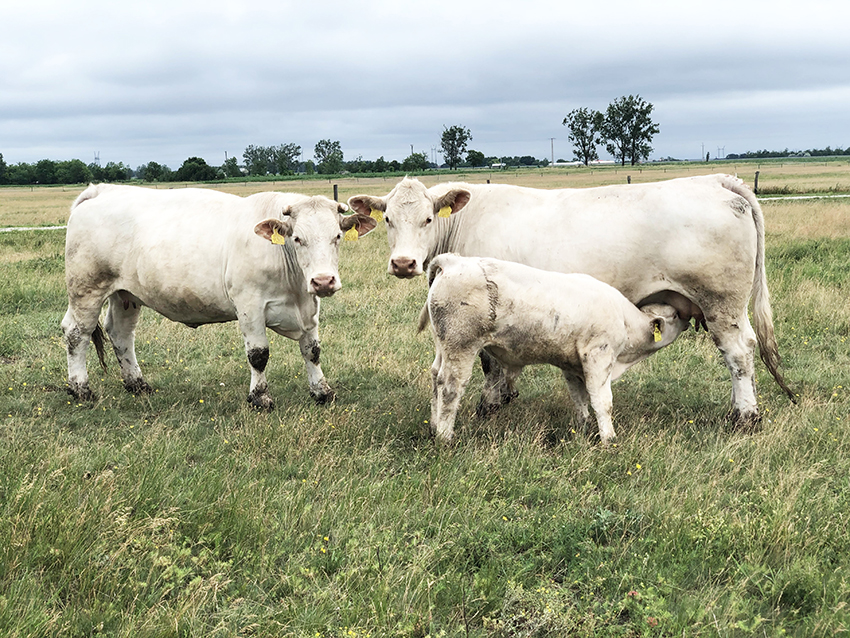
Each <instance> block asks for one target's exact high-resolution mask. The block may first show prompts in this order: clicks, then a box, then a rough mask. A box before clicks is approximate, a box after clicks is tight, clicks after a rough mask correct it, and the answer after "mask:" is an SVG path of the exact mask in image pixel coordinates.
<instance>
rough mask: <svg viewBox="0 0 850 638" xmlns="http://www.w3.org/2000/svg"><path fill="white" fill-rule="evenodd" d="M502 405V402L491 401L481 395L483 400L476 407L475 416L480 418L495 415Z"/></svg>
mask: <svg viewBox="0 0 850 638" xmlns="http://www.w3.org/2000/svg"><path fill="white" fill-rule="evenodd" d="M501 407H502V403H491V402H489V401H485V400H484V397H481V400H480V401H479V402H478V405H477V406H476V407H475V416H476V417H477V418H479V419H486V418H487V417H490V416H493V415H494V414H495V413H496V412H498V411H499V408H501Z"/></svg>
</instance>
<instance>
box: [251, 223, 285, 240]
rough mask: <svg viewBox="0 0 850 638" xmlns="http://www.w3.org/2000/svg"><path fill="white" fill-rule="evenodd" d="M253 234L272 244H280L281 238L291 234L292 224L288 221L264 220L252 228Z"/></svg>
mask: <svg viewBox="0 0 850 638" xmlns="http://www.w3.org/2000/svg"><path fill="white" fill-rule="evenodd" d="M254 232H255V233H257V234H258V235H259V236H260V237H262V238H263V239H267V240H269V241H270V242H271V243H273V244H282V243H283V238H285V237H289V236H290V235H291V234H292V223H291V222H290V221H289V220H288V219H287V220H280V219H265V220H263V221H261V222H260V223H259V224H257V225H256V226H254ZM278 237H279V238H280V239H277V238H278Z"/></svg>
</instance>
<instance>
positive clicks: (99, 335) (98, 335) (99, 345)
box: [91, 323, 106, 370]
mask: <svg viewBox="0 0 850 638" xmlns="http://www.w3.org/2000/svg"><path fill="white" fill-rule="evenodd" d="M105 337H106V335H105V334H104V332H103V328H101V327H100V323H98V324H97V327H96V328H95V329H94V332H92V333H91V340H92V343H94V349H95V350H97V358H98V359H100V366H101V367H102V368H103V369H104V370H106V352H105V350H104V348H103V342H104V340H105Z"/></svg>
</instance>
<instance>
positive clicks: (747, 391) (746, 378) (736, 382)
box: [708, 311, 761, 430]
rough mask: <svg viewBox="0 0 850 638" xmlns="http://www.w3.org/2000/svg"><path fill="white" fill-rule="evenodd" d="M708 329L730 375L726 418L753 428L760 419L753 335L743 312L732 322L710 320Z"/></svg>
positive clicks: (742, 427)
mask: <svg viewBox="0 0 850 638" xmlns="http://www.w3.org/2000/svg"><path fill="white" fill-rule="evenodd" d="M708 329H709V332H710V333H711V336H712V338H713V339H714V343H715V344H716V345H717V348H718V349H719V350H720V352H721V354H722V355H723V359H724V361H725V362H726V367H727V368H728V369H729V375H730V376H731V378H732V409H731V412H730V418H731V419H732V422H733V423H735V425H737V426H738V427H740V428H741V429H744V430H752V429H755V428H756V427H757V425H758V423H759V422H760V421H761V417H760V416H759V410H758V399H757V394H756V376H755V348H756V335H755V332H754V331H753V328H752V326H751V325H750V321H749V318H748V317H747V313H746V311H745V312H744V313H743V314H742V315H741V316H740V317H738V318H737V320H736V321H724V320H715V321H711V322H709V323H708Z"/></svg>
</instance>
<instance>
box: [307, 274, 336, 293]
mask: <svg viewBox="0 0 850 638" xmlns="http://www.w3.org/2000/svg"><path fill="white" fill-rule="evenodd" d="M310 286H311V287H312V288H313V292H315V293H316V294H317V295H318V296H319V297H328V296H330V295H332V294H334V293H335V292H336V291H337V285H336V277H334V276H333V275H318V276H317V277H313V278H312V279H311V280H310Z"/></svg>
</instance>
